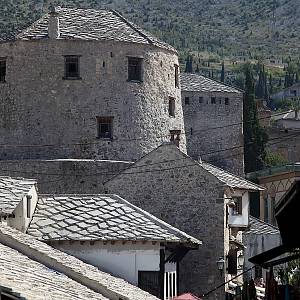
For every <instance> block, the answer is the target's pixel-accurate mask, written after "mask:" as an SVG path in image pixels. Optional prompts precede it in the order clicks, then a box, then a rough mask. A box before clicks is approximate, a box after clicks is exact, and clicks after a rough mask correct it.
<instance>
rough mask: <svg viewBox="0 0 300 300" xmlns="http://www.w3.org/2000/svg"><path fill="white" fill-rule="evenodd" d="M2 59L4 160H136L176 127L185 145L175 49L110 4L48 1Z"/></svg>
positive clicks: (0, 50) (2, 47) (2, 51)
mask: <svg viewBox="0 0 300 300" xmlns="http://www.w3.org/2000/svg"><path fill="white" fill-rule="evenodd" d="M0 66H1V67H0V83H1V84H0V103H1V105H0V143H1V144H2V145H5V146H3V147H2V148H1V151H0V159H1V160H23V159H62V158H80V159H101V160H102V159H106V160H107V159H109V160H125V161H132V160H136V159H138V158H140V157H141V156H143V155H144V154H146V153H147V152H148V151H149V150H151V149H154V148H156V147H157V146H158V145H160V144H161V143H162V142H164V141H170V139H171V138H172V137H173V138H174V136H175V138H176V139H178V143H179V145H180V147H181V149H182V150H183V151H186V143H185V135H184V125H183V113H182V105H181V92H180V82H179V62H178V54H177V51H176V50H175V49H174V48H173V47H172V46H170V45H168V44H166V43H164V42H162V41H160V40H159V39H157V38H156V37H154V36H153V35H152V34H150V33H148V32H146V31H144V30H143V29H141V28H139V27H138V26H137V25H135V24H133V23H131V22H130V21H129V20H127V19H126V18H124V17H123V16H122V15H120V14H119V13H118V12H116V11H114V10H104V9H101V10H94V9H77V8H62V7H55V8H52V9H51V10H50V11H49V13H47V14H45V15H44V16H42V17H41V18H40V19H39V20H37V21H36V22H35V23H33V24H32V25H31V26H29V27H28V28H26V29H25V30H24V31H22V32H21V33H19V34H18V35H17V36H15V38H14V39H8V40H6V41H3V42H1V43H0ZM32 107H38V108H39V109H38V110H33V109H32ZM8 120H9V121H8ZM12 145H14V146H13V147H12Z"/></svg>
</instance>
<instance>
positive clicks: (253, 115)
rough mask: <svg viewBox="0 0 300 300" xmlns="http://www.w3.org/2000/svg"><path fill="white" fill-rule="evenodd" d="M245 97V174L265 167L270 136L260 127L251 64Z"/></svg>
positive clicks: (246, 78) (246, 81)
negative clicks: (267, 143)
mask: <svg viewBox="0 0 300 300" xmlns="http://www.w3.org/2000/svg"><path fill="white" fill-rule="evenodd" d="M244 72H245V97H244V105H243V109H244V112H243V114H244V146H245V149H244V151H245V172H246V173H249V172H253V171H257V170H261V169H263V167H264V165H265V157H266V151H265V144H266V142H267V139H268V136H267V134H266V132H265V131H264V129H263V128H262V127H261V126H260V124H259V121H258V116H257V107H256V102H255V88H254V85H255V80H254V77H253V67H252V65H251V64H250V63H248V64H246V65H245V70H244Z"/></svg>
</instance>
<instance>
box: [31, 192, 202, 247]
mask: <svg viewBox="0 0 300 300" xmlns="http://www.w3.org/2000/svg"><path fill="white" fill-rule="evenodd" d="M28 233H29V234H31V235H32V236H34V237H36V238H38V239H40V240H102V241H119V240H127V241H163V242H175V243H189V244H201V242H200V241H199V240H197V239H195V238H193V237H191V236H189V235H188V234H186V233H184V232H182V231H180V230H178V229H176V228H174V227H173V226H171V225H169V224H167V223H165V222H163V221H161V220H159V219H157V218H156V217H154V216H153V215H151V214H149V213H147V212H145V211H143V210H142V209H140V208H138V207H136V206H134V205H132V204H131V203H129V202H128V201H126V200H124V199H122V198H121V197H119V196H116V195H61V196H50V195H45V196H41V198H40V199H39V201H38V204H37V208H36V211H35V214H34V217H33V219H32V222H31V224H30V226H29V228H28Z"/></svg>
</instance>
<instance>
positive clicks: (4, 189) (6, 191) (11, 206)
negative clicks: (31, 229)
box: [0, 176, 38, 231]
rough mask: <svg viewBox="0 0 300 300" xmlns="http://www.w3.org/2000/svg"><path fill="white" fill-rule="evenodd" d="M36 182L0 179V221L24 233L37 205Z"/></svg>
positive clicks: (22, 179) (4, 177) (8, 178)
mask: <svg viewBox="0 0 300 300" xmlns="http://www.w3.org/2000/svg"><path fill="white" fill-rule="evenodd" d="M37 199H38V196H37V189H36V180H33V179H24V178H12V177H8V176H1V177H0V221H2V220H4V221H5V222H6V223H7V224H8V225H10V226H12V227H14V228H16V229H18V230H21V231H24V230H26V228H27V227H28V225H29V222H30V220H31V218H32V215H33V213H34V210H35V206H36V203H37Z"/></svg>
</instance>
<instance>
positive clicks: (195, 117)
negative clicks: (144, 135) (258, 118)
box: [180, 73, 244, 175]
mask: <svg viewBox="0 0 300 300" xmlns="http://www.w3.org/2000/svg"><path fill="white" fill-rule="evenodd" d="M180 81H181V90H182V91H181V94H182V106H183V115H184V125H185V132H186V139H187V153H188V155H189V156H191V157H192V158H194V159H196V160H197V159H199V157H201V158H202V159H203V160H205V161H208V162H210V163H212V164H214V165H216V166H219V167H221V168H223V169H225V170H227V171H230V172H233V173H234V174H239V175H243V174H244V144H243V91H241V90H239V89H236V88H233V87H231V86H228V85H226V84H224V83H221V82H218V81H215V80H213V79H210V78H207V77H204V76H202V75H199V74H190V73H182V74H181V75H180Z"/></svg>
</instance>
